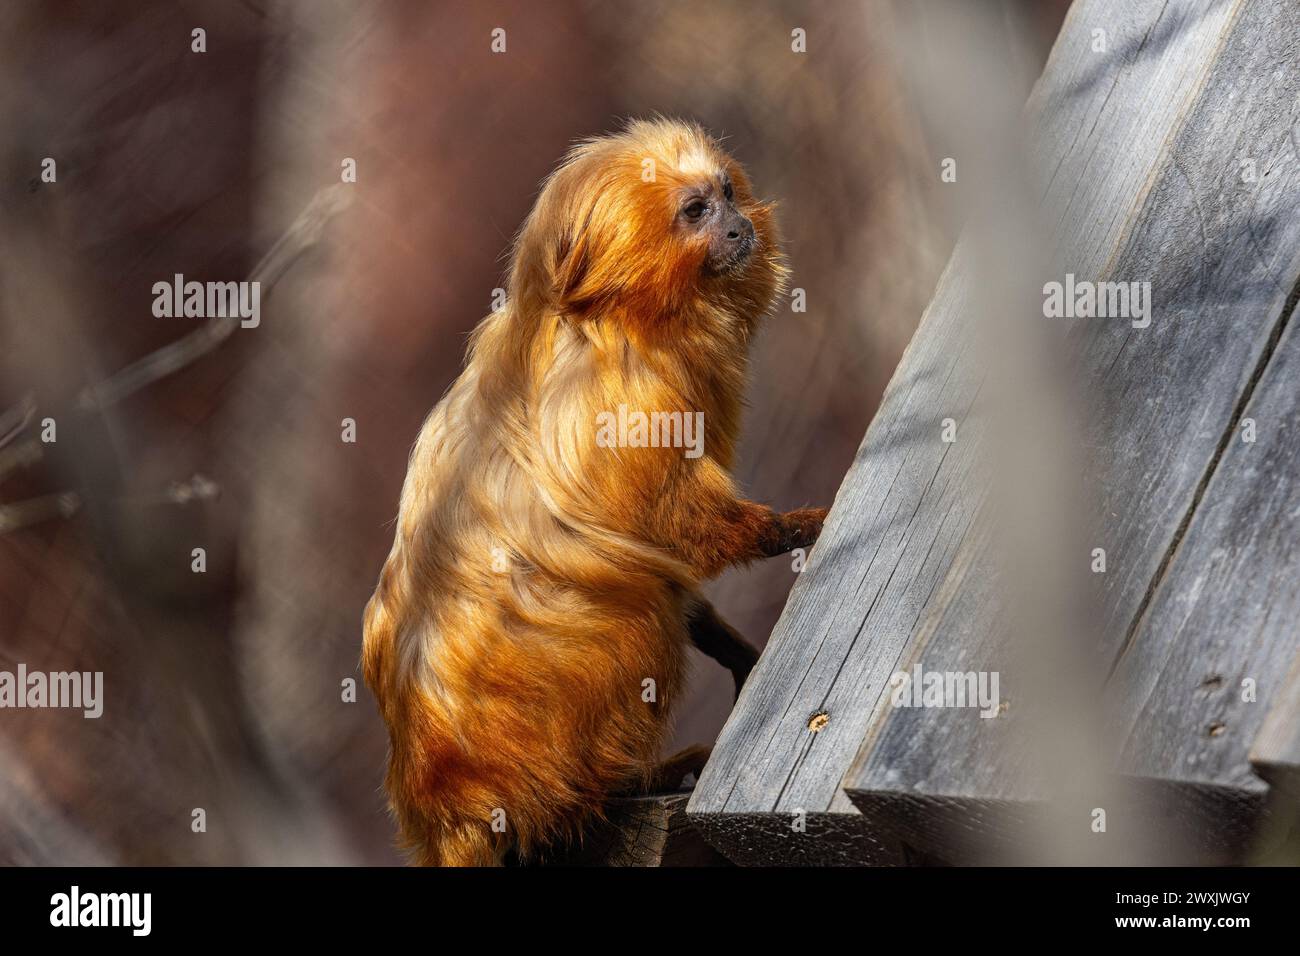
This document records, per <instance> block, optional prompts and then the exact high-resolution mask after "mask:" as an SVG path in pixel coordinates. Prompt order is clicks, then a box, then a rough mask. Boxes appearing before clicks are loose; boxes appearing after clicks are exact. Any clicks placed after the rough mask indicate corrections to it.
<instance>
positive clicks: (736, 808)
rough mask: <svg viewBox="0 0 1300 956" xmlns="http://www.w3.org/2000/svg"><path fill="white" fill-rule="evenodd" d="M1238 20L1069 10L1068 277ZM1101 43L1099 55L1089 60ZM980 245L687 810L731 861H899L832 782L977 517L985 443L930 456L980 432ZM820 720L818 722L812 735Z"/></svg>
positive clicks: (1052, 84)
mask: <svg viewBox="0 0 1300 956" xmlns="http://www.w3.org/2000/svg"><path fill="white" fill-rule="evenodd" d="M1171 8H1172V9H1171ZM1235 9H1236V8H1235V7H1234V6H1232V5H1228V4H1221V3H1214V2H1209V0H1207V2H1195V3H1184V4H1178V5H1166V4H1164V3H1161V2H1139V3H1131V2H1121V0H1084V2H1080V3H1076V4H1075V6H1074V8H1072V10H1071V13H1070V16H1069V18H1068V19H1067V21H1066V24H1065V26H1064V28H1063V31H1062V35H1061V37H1060V39H1058V41H1057V44H1056V47H1055V48H1054V50H1053V52H1052V55H1051V58H1050V60H1049V62H1048V65H1047V68H1046V70H1045V72H1044V75H1043V77H1042V79H1041V80H1040V82H1039V85H1038V87H1037V89H1036V91H1035V93H1034V95H1033V96H1032V97H1031V100H1030V104H1029V107H1028V114H1029V118H1030V125H1031V128H1033V129H1034V130H1035V131H1036V133H1035V143H1036V150H1035V153H1036V159H1037V168H1038V170H1039V175H1040V177H1041V184H1042V192H1043V195H1044V197H1045V198H1044V203H1045V207H1046V209H1047V210H1049V212H1051V213H1052V214H1053V221H1054V222H1056V223H1057V226H1058V229H1059V236H1058V243H1059V245H1060V253H1061V258H1062V261H1063V262H1064V263H1065V264H1066V265H1067V266H1068V268H1070V269H1072V270H1073V271H1075V272H1077V273H1080V274H1082V275H1100V274H1101V273H1102V272H1103V270H1104V267H1105V265H1106V263H1107V262H1108V261H1109V260H1110V259H1111V258H1112V257H1113V255H1114V254H1115V253H1116V251H1117V250H1118V249H1119V248H1121V245H1122V243H1123V241H1124V239H1125V236H1126V234H1127V232H1128V230H1129V229H1130V227H1131V219H1132V210H1133V208H1134V207H1135V206H1137V205H1139V204H1140V202H1141V199H1142V197H1143V196H1144V195H1145V193H1146V191H1147V189H1148V188H1149V180H1150V177H1151V173H1152V171H1153V170H1154V169H1156V168H1157V166H1158V165H1159V162H1160V158H1161V156H1162V155H1163V149H1164V143H1165V140H1166V139H1167V138H1168V137H1171V136H1172V135H1173V134H1174V133H1175V132H1176V130H1177V129H1178V128H1179V127H1180V126H1181V124H1182V121H1183V118H1184V114H1185V111H1186V109H1187V108H1188V107H1189V105H1190V103H1191V102H1192V101H1193V100H1194V99H1195V96H1196V93H1197V91H1198V90H1199V88H1200V86H1201V84H1202V83H1203V81H1204V77H1205V74H1206V72H1207V70H1208V68H1209V66H1210V64H1212V62H1213V60H1214V55H1215V51H1216V50H1217V48H1218V46H1219V44H1220V42H1221V40H1222V35H1223V32H1224V30H1225V28H1226V26H1227V24H1228V23H1229V22H1230V21H1231V18H1232V16H1233V13H1234V11H1235ZM1099 28H1100V29H1105V30H1106V31H1107V36H1108V45H1107V47H1106V50H1105V51H1104V52H1098V51H1095V50H1094V47H1093V32H1092V31H1093V30H1094V29H1099ZM977 245H978V244H977V243H970V242H963V243H961V244H959V247H958V249H957V251H956V253H955V254H954V258H953V261H952V262H951V263H950V265H949V268H948V269H947V270H946V272H945V274H944V277H943V279H942V280H941V282H940V285H939V288H938V290H937V292H936V295H935V299H934V301H933V302H932V304H931V306H930V308H929V309H928V310H927V312H926V315H925V317H924V318H923V320H922V324H921V326H920V328H919V330H918V332H917V334H916V336H915V338H914V339H913V342H912V344H911V345H910V346H909V348H908V350H907V353H906V354H905V355H904V358H903V360H902V362H901V364H900V366H899V369H898V371H897V372H896V374H895V376H894V378H893V380H892V381H891V383H890V386H889V388H888V390H887V391H886V394H885V396H884V399H883V402H882V405H881V409H880V411H879V413H878V414H877V417H876V419H875V421H874V422H873V423H872V426H871V428H870V429H869V430H868V432H867V435H866V437H865V438H864V440H863V444H862V447H861V449H860V451H859V454H858V457H857V460H856V461H855V463H854V466H853V468H852V469H851V471H850V472H849V475H848V476H847V478H846V479H845V482H844V484H843V486H842V487H841V489H840V492H839V494H838V496H837V498H836V501H835V505H834V507H833V509H832V512H831V515H830V518H829V520H828V522H827V525H826V529H825V531H824V532H823V536H822V540H821V542H820V543H819V544H818V546H817V549H816V551H815V553H814V556H813V559H812V561H811V562H810V564H809V566H808V569H807V571H806V572H805V573H804V574H803V575H802V576H801V578H800V580H799V581H798V582H797V583H796V585H795V587H794V589H793V591H792V594H791V597H790V600H789V602H788V604H787V606H786V608H785V612H784V613H783V615H782V617H781V620H780V621H779V622H778V624H777V626H776V629H775V630H774V632H773V635H772V638H771V641H770V642H769V644H768V646H767V649H766V651H765V652H764V655H763V658H762V660H761V661H760V663H759V665H758V668H757V669H756V670H755V672H754V674H753V675H752V676H751V678H750V681H749V683H748V685H747V686H746V688H745V691H744V693H743V694H742V696H741V698H740V700H739V702H738V704H737V707H736V709H735V710H734V711H733V713H732V715H731V718H730V720H729V721H728V723H727V725H726V727H724V729H723V732H722V734H721V736H720V737H719V740H718V742H717V745H716V746H715V748H714V754H713V759H712V760H711V761H710V763H709V765H708V767H707V768H706V769H705V772H704V775H703V777H702V779H701V781H700V784H699V786H698V787H697V788H696V791H695V794H694V796H693V797H692V800H691V804H690V812H691V815H692V818H693V819H695V820H696V821H697V822H698V823H699V824H700V826H701V827H702V828H703V829H704V830H705V832H706V834H707V835H708V836H709V837H710V839H711V840H713V841H714V842H715V844H716V845H718V846H719V847H720V848H722V849H723V850H724V852H726V853H728V855H729V856H731V857H732V858H733V859H736V858H738V857H742V856H743V857H744V858H745V859H746V860H748V861H751V862H779V861H782V860H785V859H789V858H791V854H792V853H794V852H795V851H793V850H792V848H791V844H792V842H797V843H798V844H799V845H800V847H801V849H800V850H799V851H798V853H799V854H800V858H801V859H803V860H805V861H808V862H812V861H822V862H862V861H866V860H890V859H898V858H899V857H898V853H899V848H898V846H897V844H896V843H895V842H894V841H893V840H892V839H886V840H881V839H878V834H877V833H876V832H875V831H874V830H873V828H872V827H870V826H867V825H865V823H864V822H863V821H862V820H861V819H859V818H858V817H857V814H856V810H855V808H854V807H853V805H852V803H850V801H849V800H848V798H847V797H846V796H845V795H844V793H843V792H842V790H841V788H840V782H841V779H842V778H843V776H844V774H845V772H846V770H847V769H848V767H849V765H850V763H851V761H852V759H853V756H854V754H855V753H856V752H857V750H858V747H859V745H860V743H861V741H862V739H863V737H864V735H865V734H866V733H867V730H868V728H869V727H870V726H871V724H872V722H873V719H874V718H875V717H876V716H878V715H879V714H880V713H881V708H882V706H883V705H884V704H885V702H886V701H887V695H885V694H884V693H883V692H884V691H885V689H886V685H887V681H888V679H889V676H890V675H891V674H892V673H893V672H894V671H895V669H896V668H897V667H898V665H899V662H900V659H902V658H903V657H904V656H905V654H906V653H907V650H908V648H909V647H910V646H911V644H912V643H913V640H914V638H915V637H916V634H917V631H918V627H919V625H920V619H921V615H922V613H923V612H924V610H925V608H926V606H927V604H928V603H929V602H930V600H931V599H932V597H933V595H934V593H935V591H936V589H937V588H938V586H939V585H940V584H941V582H942V581H943V580H944V578H945V576H946V574H947V572H948V570H949V568H950V566H951V564H952V562H953V559H954V556H955V555H956V553H957V550H958V547H959V545H960V543H961V541H962V539H963V537H964V536H965V534H966V532H967V529H968V528H969V526H970V523H971V520H972V518H973V515H974V514H975V511H976V509H977V508H978V505H979V499H978V494H977V491H976V483H974V482H971V481H969V480H968V479H969V477H970V475H971V473H972V469H974V468H975V467H976V466H977V451H976V449H977V448H978V445H979V443H978V441H974V440H972V441H965V440H963V441H962V442H960V443H957V444H946V443H943V442H941V441H940V439H939V435H940V423H941V422H942V420H943V419H945V418H953V419H955V420H957V423H958V429H959V430H962V431H963V434H965V435H967V437H972V436H970V434H969V432H970V430H969V428H968V427H967V426H969V425H972V424H975V423H973V422H970V421H968V420H967V412H968V410H969V409H970V407H971V403H972V401H973V400H974V396H975V395H976V394H977V391H978V388H979V383H980V380H981V375H982V369H981V367H980V365H979V363H978V361H976V360H975V358H974V357H973V356H972V355H971V354H970V352H969V350H968V348H967V345H968V336H969V334H970V331H971V330H970V329H969V328H968V327H967V325H966V323H965V322H964V316H965V315H966V312H967V306H968V304H969V300H970V298H971V292H972V289H971V282H972V276H978V275H979V272H978V271H977V270H976V269H974V268H973V265H972V263H973V261H974V257H975V256H976V254H977V248H975V247H976V246H977ZM774 702H775V703H774ZM815 714H825V715H827V719H826V721H825V725H824V726H823V727H821V729H819V730H818V731H816V732H815V733H814V732H812V731H811V730H810V728H809V723H810V720H811V718H812V717H813V715H815ZM798 811H806V812H807V813H808V814H809V820H810V821H813V820H815V821H817V822H818V824H819V825H818V827H816V828H814V827H813V826H809V828H808V830H807V831H806V833H807V836H808V837H809V839H807V840H792V837H791V836H790V833H791V830H790V822H791V819H792V817H793V816H794V815H795V814H796V813H797V812H798Z"/></svg>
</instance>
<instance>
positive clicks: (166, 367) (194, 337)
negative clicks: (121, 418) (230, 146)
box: [78, 183, 351, 408]
mask: <svg viewBox="0 0 1300 956" xmlns="http://www.w3.org/2000/svg"><path fill="white" fill-rule="evenodd" d="M350 199H351V196H350V194H349V193H348V192H347V187H346V186H345V185H344V184H342V183H339V184H336V185H333V186H326V187H324V188H323V189H321V190H320V191H319V192H317V193H316V195H315V196H314V197H313V198H312V200H311V202H310V203H308V204H307V208H306V209H304V210H303V211H302V213H301V214H300V215H299V216H298V218H297V219H295V220H294V222H293V224H292V225H291V226H290V227H289V229H288V231H286V232H285V234H284V235H283V236H281V237H280V239H279V240H278V241H277V242H276V243H275V245H273V246H272V247H271V248H270V250H269V251H268V252H267V253H266V255H264V256H263V257H262V259H261V261H260V262H258V264H257V265H256V267H254V269H253V271H252V273H251V274H250V275H249V277H248V281H249V282H257V283H260V284H261V287H262V288H261V294H262V296H263V298H266V297H268V296H269V295H270V293H271V289H272V288H273V287H274V286H275V284H276V282H278V281H279V280H280V278H281V276H283V275H284V274H285V273H286V272H288V271H289V267H290V266H292V265H293V264H294V263H295V262H296V261H297V260H298V257H299V256H301V255H302V254H303V253H304V252H306V251H307V250H308V249H310V248H312V247H313V246H314V245H316V244H317V243H318V242H319V241H320V239H321V236H322V235H324V232H325V227H326V225H327V224H328V223H329V222H330V220H332V219H333V218H334V216H335V215H337V214H338V213H339V212H341V211H342V210H343V209H344V208H345V207H346V206H347V204H348V202H349V201H350ZM234 330H235V323H234V322H232V321H231V320H230V319H229V318H227V317H224V316H222V317H215V316H214V317H213V318H211V319H209V320H208V321H207V322H206V323H205V324H204V325H203V326H202V327H201V328H200V329H198V330H197V331H195V332H191V333H190V334H189V335H187V336H185V337H183V338H181V339H179V340H178V341H176V342H172V343H170V344H169V345H165V346H163V347H162V348H160V349H158V350H157V351H154V352H150V353H149V354H148V355H146V356H145V357H144V358H142V359H139V360H138V361H135V362H132V363H131V364H130V365H128V366H127V367H126V368H124V369H122V370H121V371H120V372H117V373H115V374H114V375H111V376H110V377H109V378H107V379H105V380H104V381H102V382H99V383H98V384H96V385H90V386H87V387H86V388H85V389H84V390H83V391H82V393H81V395H80V396H79V398H78V403H79V404H80V405H81V407H83V408H104V407H106V406H108V405H112V404H115V403H117V402H119V401H121V400H122V399H124V398H126V397H127V396H128V395H132V394H134V393H135V392H138V391H140V389H142V388H145V387H147V386H149V385H152V384H153V383H154V382H157V381H159V380H160V379H163V378H166V377H167V376H168V375H171V374H172V373H173V372H177V371H180V370H181V369H182V368H184V367H185V366H187V365H189V364H190V363H191V362H194V361H196V360H198V359H199V358H202V357H203V356H204V355H206V354H208V353H209V352H211V351H212V350H213V349H215V348H216V347H217V346H218V345H220V344H221V343H222V342H224V341H225V340H226V339H228V338H229V337H230V335H231V333H233V332H234Z"/></svg>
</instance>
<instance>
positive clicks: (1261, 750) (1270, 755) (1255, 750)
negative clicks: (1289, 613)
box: [1250, 420, 1300, 801]
mask: <svg viewBox="0 0 1300 956" xmlns="http://www.w3.org/2000/svg"><path fill="white" fill-rule="evenodd" d="M1293 421H1294V420H1293ZM1293 620H1294V618H1293ZM1250 762H1251V765H1252V766H1253V767H1254V768H1255V772H1256V773H1257V774H1259V775H1260V776H1261V777H1263V778H1264V779H1265V780H1267V781H1268V782H1269V783H1270V784H1271V785H1272V786H1274V787H1276V788H1278V789H1280V790H1283V791H1285V793H1286V794H1287V795H1288V796H1289V797H1290V798H1291V799H1292V800H1293V801H1294V800H1297V799H1300V651H1297V652H1296V655H1295V660H1294V661H1293V662H1292V664H1291V670H1290V671H1289V672H1288V673H1287V676H1286V677H1285V678H1284V679H1283V680H1282V683H1281V685H1280V686H1279V687H1278V689H1277V693H1276V695H1275V700H1274V703H1273V705H1272V707H1271V708H1270V710H1269V712H1268V716H1267V717H1266V718H1265V719H1264V723H1263V725H1262V726H1261V727H1260V728H1259V733H1258V734H1257V735H1256V736H1255V743H1254V745H1253V746H1252V747H1251V748H1250Z"/></svg>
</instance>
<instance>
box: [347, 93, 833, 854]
mask: <svg viewBox="0 0 1300 956" xmlns="http://www.w3.org/2000/svg"><path fill="white" fill-rule="evenodd" d="M784 277H785V269H784V267H783V265H782V263H781V256H780V251H779V250H778V248H777V243H776V236H775V229H774V223H773V214H772V207H771V205H770V204H767V203H763V202H760V201H758V200H756V199H755V198H754V196H753V194H752V193H751V191H750V184H749V180H748V179H747V178H746V176H745V173H744V171H743V170H742V169H741V167H740V166H739V164H737V163H736V161H735V160H733V159H732V158H731V157H729V156H728V155H727V154H726V153H724V152H723V151H722V149H721V148H720V147H719V145H718V144H717V143H716V142H715V141H714V140H712V139H711V138H709V137H708V136H707V135H706V134H705V133H704V132H703V131H702V130H701V129H700V128H699V127H697V126H694V125H688V124H685V123H681V122H674V121H669V120H663V119H657V120H653V121H637V122H632V123H630V124H629V125H628V126H627V127H626V129H624V130H623V131H622V132H620V133H617V134H615V135H611V136H605V137H600V138H596V139H591V140H588V141H586V142H583V143H581V144H580V145H578V146H577V147H575V148H574V149H573V150H572V151H571V152H570V153H569V155H568V157H567V158H566V159H565V160H564V161H563V163H562V164H561V165H560V167H559V168H558V169H557V170H556V171H555V172H554V173H553V174H552V175H551V176H550V178H549V179H548V180H547V181H546V183H545V185H544V187H543V188H542V191H541V194H540V195H539V197H538V199H537V202H536V205H535V206H534V208H533V210H532V213H531V214H530V215H529V216H528V219H527V220H526V222H525V223H524V226H523V228H522V230H521V231H520V233H519V235H518V237H517V239H516V241H515V244H514V247H513V254H512V260H511V268H510V276H509V282H508V287H507V297H506V303H505V305H504V306H503V307H502V308H500V309H498V310H497V311H496V312H494V313H493V314H492V315H490V316H488V317H487V318H486V319H484V320H483V321H482V322H481V323H480V324H479V326H478V327H477V328H476V329H475V331H474V333H473V335H472V336H471V339H470V346H469V351H468V358H467V361H466V365H465V370H464V372H463V373H462V374H461V376H460V377H459V378H458V379H457V380H456V382H455V383H454V384H453V385H452V387H451V388H450V390H449V391H448V392H447V394H446V396H445V397H444V398H443V399H442V401H441V402H439V404H438V405H437V407H436V408H434V410H433V412H432V413H431V414H430V415H429V418H428V419H427V421H426V422H425V424H424V426H423V428H422V430H421V432H420V435H419V438H418V439H417V441H416V443H415V446H414V448H413V450H412V452H411V458H410V463H409V468H408V472H407V476H406V482H405V485H404V487H403V489H402V496H401V504H400V511H399V515H398V521H397V534H396V540H395V541H394V542H393V548H392V552H391V553H390V555H389V557H388V560H387V562H386V564H385V565H384V568H383V571H382V572H381V574H380V578H379V584H378V587H377V588H376V590H375V593H374V596H373V597H372V598H371V600H370V603H369V605H368V606H367V608H366V614H365V642H364V651H363V664H364V669H365V677H366V681H367V683H368V684H369V685H370V687H371V689H372V690H373V691H374V693H375V696H376V698H377V699H378V701H379V706H380V709H381V711H382V713H383V717H384V720H385V721H386V723H387V725H388V730H389V736H390V741H391V753H390V757H389V766H388V774H387V779H386V786H387V790H388V794H389V797H390V800H391V804H392V807H393V810H394V813H395V815H396V817H397V821H398V824H399V826H400V830H401V836H402V839H403V841H404V843H405V844H406V845H407V846H408V847H409V848H410V849H412V850H413V851H414V853H415V856H416V859H417V860H418V861H419V862H421V863H424V864H441V865H458V864H459V865H466V864H469V865H474V864H479V865H483V864H494V863H500V862H501V861H502V860H503V858H504V857H505V856H506V855H507V854H510V853H513V854H516V855H517V856H518V857H519V858H520V859H528V858H529V857H530V856H533V855H535V854H536V852H537V851H538V850H539V849H541V848H543V847H545V846H546V845H548V844H551V843H554V842H555V841H557V840H560V839H565V838H572V837H575V836H578V835H580V833H581V830H582V827H583V825H584V824H585V823H586V822H587V821H588V820H589V819H590V818H591V817H592V815H596V814H599V813H600V812H601V808H602V805H603V803H604V801H605V800H606V798H607V797H608V796H609V795H610V794H611V793H614V792H618V791H627V790H630V789H632V788H645V787H651V786H670V787H675V786H677V785H678V784H679V783H680V780H681V778H682V777H683V776H684V775H685V773H686V772H689V771H696V772H698V770H699V769H700V766H701V764H702V758H703V757H704V756H705V755H707V750H706V749H705V748H691V749H690V750H689V751H686V752H684V753H683V754H680V755H678V756H677V757H675V758H672V759H671V760H669V761H668V762H667V763H666V764H663V765H659V766H656V759H657V755H658V751H659V747H660V745H661V742H662V739H663V736H664V732H665V729H666V722H667V717H668V711H669V709H670V707H671V706H672V704H673V703H674V701H675V700H676V699H677V698H678V697H679V696H681V694H682V693H683V690H684V686H685V683H684V676H685V675H684V664H685V660H686V646H687V642H688V641H693V642H694V643H695V644H696V645H697V646H699V647H700V648H701V649H702V650H704V651H705V652H707V653H709V654H711V655H713V656H714V657H716V658H718V659H719V660H720V661H721V662H722V663H724V664H725V665H726V666H728V667H729V668H730V669H731V671H732V673H733V675H734V676H735V678H736V683H737V691H739V685H740V683H741V682H742V681H743V680H744V677H745V675H746V674H747V673H748V671H749V668H750V667H751V666H752V664H753V663H754V660H755V659H756V652H755V651H754V650H753V648H752V647H750V646H749V645H748V644H746V643H745V642H744V641H743V640H742V639H741V638H740V637H739V635H737V634H736V633H735V632H734V631H733V630H732V629H731V628H730V627H728V626H727V625H726V624H725V623H723V622H722V621H721V620H720V619H719V618H718V617H717V615H716V614H715V613H714V611H713V609H712V607H711V606H709V604H708V603H707V602H705V601H704V600H703V599H702V598H701V597H700V596H699V594H698V591H697V588H698V586H699V584H700V582H702V581H704V580H706V579H708V578H711V577H714V576H715V575H717V574H718V573H719V572H721V571H722V570H723V569H725V568H726V567H728V566H729V565H732V564H736V563H743V562H747V561H750V560H753V559H755V558H760V557H764V556H771V555H776V554H781V553H783V552H785V551H788V550H790V549H791V548H794V547H806V546H809V545H811V544H812V543H813V542H814V541H815V540H816V538H817V535H818V534H819V533H820V531H821V525H822V520H823V518H824V517H825V510H824V509H804V510H800V511H793V512H789V513H786V514H777V513H774V512H773V511H772V509H771V508H768V507H766V506H764V505H760V504H755V503H754V502H751V501H746V500H745V499H744V498H741V497H739V496H738V495H737V492H736V488H735V486H734V484H733V482H732V478H731V475H730V474H729V469H730V467H731V461H732V456H733V452H734V450H735V446H736V441H737V433H738V430H739V424H740V410H741V401H742V391H743V387H744V383H745V376H746V366H747V352H748V346H749V342H750V339H751V337H752V335H753V332H754V329H755V324H756V322H757V321H758V320H759V319H760V318H761V317H762V316H763V314H764V313H766V312H767V311H768V310H769V309H770V307H771V306H772V303H773V301H774V299H775V297H776V296H777V294H778V292H779V291H780V290H781V287H782V285H783V282H784ZM629 409H630V410H631V412H629V411H628V410H629ZM638 413H640V414H639V417H638ZM700 413H702V414H703V418H702V422H703V435H702V436H697V440H698V438H699V437H702V439H703V441H702V444H698V442H697V446H693V448H692V449H685V450H684V449H683V448H682V447H674V446H680V445H682V444H683V440H682V433H683V432H684V431H687V430H689V425H690V423H691V422H695V421H700V419H699V415H700ZM615 415H621V416H622V420H621V421H620V427H619V429H618V431H619V434H618V436H617V439H618V440H614V441H611V440H610V438H611V436H612V434H613V431H614V429H613V428H610V427H608V422H609V421H610V420H611V419H612V418H613V416H615ZM629 418H630V419H632V420H633V426H632V427H630V428H628V427H625V426H626V422H627V420H628V419H629ZM602 419H603V420H604V421H605V422H606V423H607V424H606V426H603V427H604V428H605V431H604V434H601V428H602V426H598V421H601V420H602ZM647 421H648V422H649V423H650V425H651V427H650V429H649V431H650V432H651V434H649V435H647V434H646V427H645V426H646V423H647ZM683 424H684V425H685V426H686V427H685V428H683V427H682V426H683ZM625 433H626V434H625ZM657 439H662V440H657ZM688 452H689V453H688Z"/></svg>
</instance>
